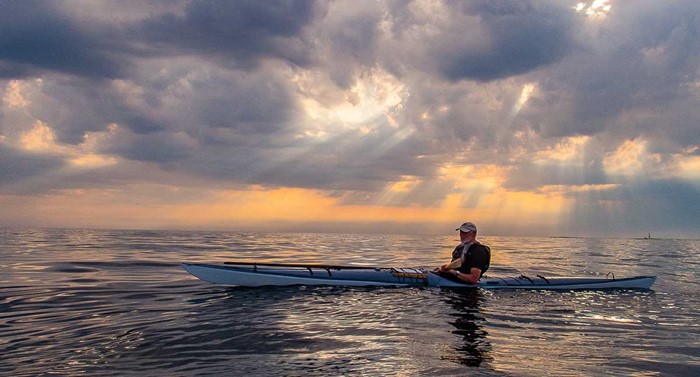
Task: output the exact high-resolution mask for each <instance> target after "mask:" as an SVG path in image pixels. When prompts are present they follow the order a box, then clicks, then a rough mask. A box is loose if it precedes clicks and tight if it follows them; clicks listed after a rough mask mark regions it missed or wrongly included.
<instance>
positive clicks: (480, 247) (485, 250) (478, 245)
mask: <svg viewBox="0 0 700 377" xmlns="http://www.w3.org/2000/svg"><path fill="white" fill-rule="evenodd" d="M469 251H470V252H472V253H474V252H482V253H491V248H490V247H488V246H486V245H484V244H481V243H475V244H474V245H472V247H471V248H470V250H469Z"/></svg>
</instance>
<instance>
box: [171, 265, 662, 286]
mask: <svg viewBox="0 0 700 377" xmlns="http://www.w3.org/2000/svg"><path fill="white" fill-rule="evenodd" d="M183 267H184V269H185V270H187V272H189V273H190V274H192V275H194V276H196V277H198V278H199V279H202V280H204V281H207V282H210V283H214V284H224V285H232V286H240V287H263V286H290V285H326V286H355V287H374V286H391V287H402V286H408V287H420V286H427V287H452V288H474V287H478V288H485V289H535V290H539V289H544V290H572V289H586V290H593V289H650V288H651V286H652V284H654V281H655V280H656V276H635V277H628V278H615V277H614V276H612V277H608V276H606V277H558V276H557V277H544V276H541V275H537V276H535V277H527V276H523V275H521V276H518V277H483V278H481V280H480V281H479V283H478V284H466V283H462V282H459V281H457V280H455V278H453V277H452V276H445V275H443V274H439V273H435V272H433V271H429V270H424V269H419V268H380V267H357V266H325V265H303V264H272V263H252V262H239V263H236V262H229V263H224V264H202V263H183ZM608 275H611V274H608Z"/></svg>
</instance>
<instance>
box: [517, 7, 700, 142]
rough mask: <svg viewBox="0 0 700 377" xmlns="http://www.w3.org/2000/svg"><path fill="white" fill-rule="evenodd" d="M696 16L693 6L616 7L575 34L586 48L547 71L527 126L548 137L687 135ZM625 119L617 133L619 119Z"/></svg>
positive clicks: (698, 50)
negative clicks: (656, 132)
mask: <svg viewBox="0 0 700 377" xmlns="http://www.w3.org/2000/svg"><path fill="white" fill-rule="evenodd" d="M699 12H700V3H698V2H695V1H675V2H666V3H659V2H655V1H639V2H624V1H622V2H615V3H614V6H613V10H612V11H611V12H610V14H609V15H608V16H606V17H605V18H603V19H600V20H595V22H591V23H590V25H588V26H586V27H582V28H581V29H580V34H581V35H582V37H583V38H584V39H583V40H582V41H581V43H582V44H584V43H585V48H581V49H577V50H575V51H573V52H572V53H571V54H570V56H569V58H568V59H567V60H566V61H563V62H562V64H560V65H557V66H555V67H552V69H551V70H548V71H547V73H546V75H547V77H546V78H545V79H544V80H542V82H541V84H542V85H541V90H542V94H543V95H542V97H541V100H540V101H533V103H531V104H530V105H531V106H530V109H529V111H530V112H531V115H533V117H532V118H531V121H532V124H534V125H535V127H536V129H537V130H538V131H539V132H540V133H542V134H543V135H547V136H554V137H557V136H568V135H573V134H585V135H592V134H595V133H599V132H606V131H613V132H615V130H621V131H623V132H625V133H627V135H626V137H628V138H629V137H636V136H639V134H640V133H645V132H646V131H651V132H652V133H654V128H658V127H663V128H665V129H667V130H671V132H673V133H677V134H678V135H679V136H681V135H684V136H685V135H687V133H686V132H684V131H682V130H678V129H677V128H678V127H681V128H685V129H687V124H688V122H687V115H685V114H686V113H688V112H694V108H697V102H698V97H697V88H696V81H697V70H698V68H699V66H698V63H700V61H699V60H698V58H697V57H698V56H700V42H699V41H700V38H699V37H700V35H699V34H700V19H698V18H697V16H696V15H697V14H698V13H699ZM681 103H686V104H687V107H686V106H683V105H681ZM670 106H673V107H674V108H675V109H674V112H670V111H668V108H669V107H670ZM631 113H636V114H637V115H636V119H634V118H630V119H627V121H628V122H630V123H631V124H628V125H624V124H623V121H624V120H623V119H620V117H625V116H627V114H631ZM658 113H665V115H664V116H663V117H658ZM526 116H528V114H526ZM650 118H656V121H658V122H659V123H657V124H653V123H652V122H649V119H650ZM612 124H615V126H614V127H613V126H612ZM620 127H622V128H620ZM692 127H694V126H692ZM629 133H632V134H629ZM634 133H636V134H634ZM696 135H697V133H696ZM681 139H682V138H678V139H677V140H681ZM693 139H694V140H693V141H692V142H694V143H697V142H698V139H697V138H693Z"/></svg>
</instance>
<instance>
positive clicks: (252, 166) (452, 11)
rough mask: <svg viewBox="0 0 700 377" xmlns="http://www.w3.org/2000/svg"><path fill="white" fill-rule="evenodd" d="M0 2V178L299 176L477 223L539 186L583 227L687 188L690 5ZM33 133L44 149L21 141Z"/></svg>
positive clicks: (77, 184) (691, 133)
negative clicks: (474, 216)
mask: <svg viewBox="0 0 700 377" xmlns="http://www.w3.org/2000/svg"><path fill="white" fill-rule="evenodd" d="M596 4H598V5H599V4H603V6H598V5H596ZM0 8H1V9H0V21H2V22H1V23H0V77H1V78H0V94H1V97H2V102H1V103H0V146H1V148H2V149H1V150H0V154H1V155H0V157H1V160H2V167H1V170H0V172H2V175H0V181H1V182H2V183H0V184H1V185H2V187H3V190H4V191H3V192H5V193H13V192H14V193H38V192H44V193H46V192H52V191H53V190H66V189H80V188H90V189H94V190H99V189H105V188H111V189H115V190H124V193H123V197H127V196H128V193H126V191H128V188H129V187H133V186H135V185H148V184H153V185H160V184H164V185H173V186H177V184H176V183H175V182H180V183H179V184H181V185H189V186H188V187H194V188H195V190H196V188H203V189H204V188H210V187H215V188H216V189H217V190H222V189H225V188H227V187H235V188H236V189H239V190H249V189H250V188H251V187H254V188H256V190H261V192H264V191H265V190H267V189H271V190H272V189H275V190H276V189H279V190H284V189H288V188H299V189H302V190H315V191H314V193H315V194H314V195H317V196H319V197H327V198H333V199H334V200H333V201H332V205H334V206H339V207H343V206H345V207H347V206H380V207H381V208H385V209H386V208H395V209H397V208H413V209H418V208H422V209H425V208H441V209H444V208H443V207H454V208H455V212H454V213H453V212H450V211H447V212H445V211H442V210H435V211H433V212H430V213H435V214H436V216H439V215H445V216H448V215H449V216H458V214H459V213H460V211H462V210H465V209H469V210H470V211H472V212H471V213H479V214H481V216H484V218H485V219H486V218H487V217H488V216H491V215H492V213H500V214H502V216H506V215H505V214H508V216H515V217H514V218H518V219H520V218H521V217H526V216H525V214H524V213H525V209H527V211H529V213H532V214H539V215H542V216H545V215H547V216H549V215H551V214H552V213H554V212H553V211H554V210H553V209H549V208H548V209H546V210H545V209H540V210H537V209H536V208H535V204H542V205H546V203H548V202H549V203H555V204H556V206H557V208H558V209H557V210H559V207H561V208H560V209H561V213H566V214H568V215H570V216H572V217H574V220H571V221H572V222H570V223H569V224H570V226H571V227H572V229H575V228H576V227H578V226H579V225H581V224H583V225H585V226H586V227H588V229H596V230H598V229H600V230H602V228H599V227H597V225H596V224H598V223H596V221H600V223H605V221H608V220H605V221H603V220H604V219H611V220H610V222H611V223H612V221H613V220H612V219H614V221H618V222H620V221H627V222H632V220H629V219H628V220H625V219H624V218H622V217H619V216H617V215H615V211H622V212H620V213H623V214H635V216H642V215H643V214H647V216H650V214H651V213H652V212H654V211H658V210H661V208H660V207H654V208H652V207H649V206H647V207H644V206H643V205H642V203H644V202H649V201H652V200H654V198H653V195H657V194H658V193H659V191H660V190H662V189H661V188H662V187H663V188H665V189H667V190H669V192H674V193H676V194H674V196H675V197H678V198H682V199H678V200H671V199H668V200H666V199H664V202H663V205H664V206H666V207H665V208H669V209H673V210H680V211H683V209H681V208H680V207H679V203H682V202H683V201H693V200H696V201H697V200H700V198H698V193H697V190H695V188H696V187H697V175H694V174H693V173H692V171H693V169H694V167H695V166H696V164H697V163H696V162H697V160H696V156H697V155H698V154H699V153H700V152H698V151H699V150H700V149H699V148H698V146H700V134H698V132H697V130H698V126H697V125H698V119H700V113H698V111H700V106H698V105H700V103H699V102H700V84H699V83H700V79H698V72H699V68H700V66H698V63H699V59H698V58H697V57H698V56H700V54H699V53H700V43H699V42H698V41H699V40H700V38H698V30H699V28H698V21H697V18H696V17H694V15H695V14H697V13H698V10H700V9H699V8H700V5H698V3H697V2H695V1H676V2H671V3H663V4H662V3H659V2H656V1H638V2H602V3H601V2H596V3H595V4H594V3H593V2H591V1H588V2H585V3H582V4H581V5H576V4H573V3H562V2H559V1H545V2H541V1H539V2H517V3H513V2H507V1H466V2H451V1H445V2H436V1H427V0H426V1H418V0H416V1H411V2H392V1H389V2H378V3H374V2H372V3H370V2H359V3H358V2H354V1H333V2H325V1H318V2H316V1H288V2H282V3H266V2H257V1H239V2H232V3H219V2H213V1H180V2H167V3H161V2H144V3H138V4H126V5H125V4H124V3H122V2H98V3H95V2H60V3H47V2H36V3H35V2H29V3H24V2H22V3H18V2H12V3H3V4H2V5H0ZM38 124H39V125H42V128H41V129H39V128H37V125H38ZM36 130H39V131H41V130H49V131H50V134H51V135H52V136H51V140H50V141H51V143H50V145H51V148H49V149H50V150H49V149H45V150H29V149H27V145H28V144H26V143H25V142H26V141H27V139H26V135H29V134H32V132H38V131H36ZM49 131H46V132H49ZM42 132H43V131H42ZM23 135H25V139H23ZM35 136H37V139H36V140H35V141H41V140H43V139H41V138H40V137H39V136H40V135H39V133H37V134H36V135H35ZM23 140H24V141H23ZM23 143H24V144H23ZM36 145H38V144H36ZM81 163H82V165H81ZM148 192H150V191H148ZM629 193H634V194H635V195H637V197H631V196H628V194H629ZM144 195H145V196H147V194H144ZM261 195H262V194H261ZM630 195H631V194H630ZM302 196H303V197H307V196H304V195H302ZM95 198H99V195H98V194H95ZM181 199H182V198H181V197H178V196H177V195H174V196H173V199H172V200H173V201H178V200H181ZM96 200H97V199H96ZM144 200H147V199H144ZM499 200H501V201H502V203H501V204H499V203H498V201H499ZM518 201H529V202H530V203H534V204H532V205H525V204H522V203H518ZM634 205H641V206H642V209H639V210H638V211H637V210H634V209H633V207H634ZM553 206H554V204H553ZM523 208H525V209H523ZM644 208H646V209H644ZM690 208H691V209H692V208H693V207H692V206H691V207H690ZM623 210H624V211H623ZM329 211H330V210H329ZM474 211H476V212H474ZM490 211H491V212H490ZM330 212H332V211H330ZM359 212H360V211H359V210H358V212H354V213H359ZM682 213H686V212H682ZM576 217H581V218H582V220H581V221H578V220H576V219H575V218H576ZM650 217H651V216H650ZM488 218H489V221H491V223H492V224H498V223H499V219H496V218H491V217H488ZM583 218H585V219H583ZM586 219H595V220H591V221H588V220H586ZM664 219H665V220H664V221H667V222H668V223H669V224H675V220H674V219H673V218H671V217H670V216H669V217H664ZM679 219H687V217H683V216H681V217H679ZM308 221H309V224H311V223H314V221H313V219H309V220H308ZM339 221H340V220H339ZM343 221H346V222H352V221H351V219H350V220H349V219H343ZM509 221H510V220H509ZM650 221H651V220H650ZM678 221H680V220H678ZM651 223H653V221H651ZM651 223H650V224H651ZM548 224H549V223H548ZM550 225H551V224H550ZM671 226H672V225H669V227H671ZM631 227H632V225H630V228H628V229H627V230H631ZM679 227H682V226H681V225H679ZM620 228H622V226H620ZM503 229H505V228H503ZM683 229H686V228H683Z"/></svg>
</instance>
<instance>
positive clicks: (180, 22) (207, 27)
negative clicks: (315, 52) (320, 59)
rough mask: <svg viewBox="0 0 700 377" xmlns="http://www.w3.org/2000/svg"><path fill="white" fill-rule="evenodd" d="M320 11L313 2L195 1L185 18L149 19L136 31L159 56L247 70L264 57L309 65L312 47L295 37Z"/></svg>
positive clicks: (165, 16)
mask: <svg viewBox="0 0 700 377" xmlns="http://www.w3.org/2000/svg"><path fill="white" fill-rule="evenodd" d="M317 11H318V6H317V5H316V3H315V1H310V0H288V1H280V2H274V3H269V2H262V1H255V0H244V1H233V2H219V1H193V2H190V3H189V4H188V6H187V8H186V9H185V12H184V14H182V15H180V14H175V13H170V14H165V15H159V16H157V17H154V18H151V19H148V20H146V21H144V22H143V23H142V24H140V25H137V26H136V27H135V28H134V29H133V30H132V33H134V37H136V38H139V39H143V41H145V42H147V43H149V49H153V50H155V52H156V53H158V54H162V53H166V54H174V55H178V54H211V55H214V56H218V57H221V58H225V59H233V62H235V63H238V64H239V65H241V66H243V67H252V66H256V65H257V63H258V60H259V59H260V58H264V57H274V58H282V59H285V60H288V61H290V62H293V63H294V64H297V65H307V64H308V63H309V58H310V56H309V55H308V54H307V51H306V49H307V48H308V47H309V46H306V45H304V43H303V42H302V41H301V40H299V39H297V38H295V37H297V36H298V34H299V33H300V32H301V31H302V29H303V28H304V27H305V26H306V25H307V24H309V23H310V22H311V21H312V20H313V19H314V16H315V14H316V12H317ZM222 62H224V60H222Z"/></svg>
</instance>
